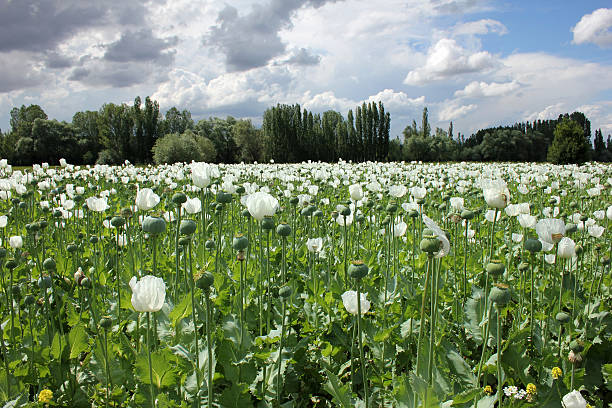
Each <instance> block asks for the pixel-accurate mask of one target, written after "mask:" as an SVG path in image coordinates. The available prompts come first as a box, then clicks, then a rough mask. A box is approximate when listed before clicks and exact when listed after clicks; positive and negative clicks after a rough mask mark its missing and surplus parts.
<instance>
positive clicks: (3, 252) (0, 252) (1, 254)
mask: <svg viewBox="0 0 612 408" xmlns="http://www.w3.org/2000/svg"><path fill="white" fill-rule="evenodd" d="M5 257H6V248H0V259H4V258H5Z"/></svg>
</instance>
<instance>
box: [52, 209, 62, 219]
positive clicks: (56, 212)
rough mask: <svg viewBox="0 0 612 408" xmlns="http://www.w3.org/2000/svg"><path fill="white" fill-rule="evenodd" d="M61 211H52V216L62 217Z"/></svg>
mask: <svg viewBox="0 0 612 408" xmlns="http://www.w3.org/2000/svg"><path fill="white" fill-rule="evenodd" d="M62 215H63V214H62V212H61V211H60V210H55V211H53V218H62Z"/></svg>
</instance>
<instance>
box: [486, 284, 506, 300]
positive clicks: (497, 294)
mask: <svg viewBox="0 0 612 408" xmlns="http://www.w3.org/2000/svg"><path fill="white" fill-rule="evenodd" d="M489 300H490V301H491V302H493V303H495V305H497V306H505V305H507V304H508V302H510V291H509V290H508V285H503V284H500V283H498V284H496V285H495V286H493V287H492V288H491V291H490V292H489Z"/></svg>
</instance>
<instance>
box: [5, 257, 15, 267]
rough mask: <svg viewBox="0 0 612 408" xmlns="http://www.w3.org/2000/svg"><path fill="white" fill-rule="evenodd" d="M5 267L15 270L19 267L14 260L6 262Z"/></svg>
mask: <svg viewBox="0 0 612 408" xmlns="http://www.w3.org/2000/svg"><path fill="white" fill-rule="evenodd" d="M4 266H5V267H6V268H7V269H15V268H16V267H17V261H16V260H15V259H13V258H11V259H9V260H8V261H6V263H5V264H4Z"/></svg>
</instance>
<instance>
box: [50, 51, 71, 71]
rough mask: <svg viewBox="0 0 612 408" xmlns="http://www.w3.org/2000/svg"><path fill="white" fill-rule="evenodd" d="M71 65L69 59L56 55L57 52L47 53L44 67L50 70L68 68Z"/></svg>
mask: <svg viewBox="0 0 612 408" xmlns="http://www.w3.org/2000/svg"><path fill="white" fill-rule="evenodd" d="M72 65H73V61H72V59H71V58H68V57H66V56H63V55H61V54H58V53H57V52H54V51H52V52H49V53H48V54H47V55H46V58H45V66H46V67H47V68H52V69H63V68H70V67H71V66H72Z"/></svg>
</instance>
